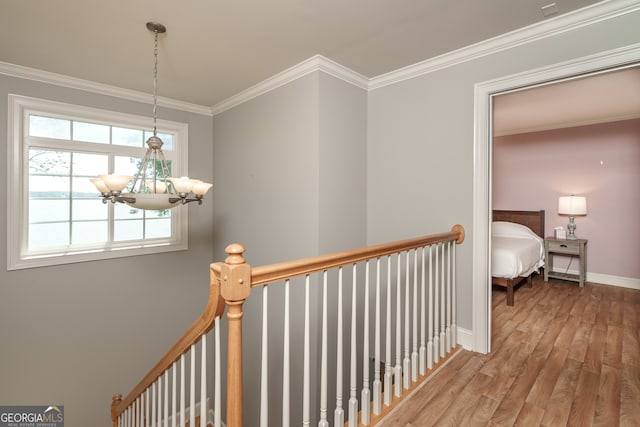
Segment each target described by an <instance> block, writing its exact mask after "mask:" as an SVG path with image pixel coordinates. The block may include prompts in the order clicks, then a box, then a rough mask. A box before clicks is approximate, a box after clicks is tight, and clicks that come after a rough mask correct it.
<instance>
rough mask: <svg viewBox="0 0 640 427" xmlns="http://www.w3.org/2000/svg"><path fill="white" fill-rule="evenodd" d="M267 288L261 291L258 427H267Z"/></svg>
mask: <svg viewBox="0 0 640 427" xmlns="http://www.w3.org/2000/svg"><path fill="white" fill-rule="evenodd" d="M268 307H269V288H268V286H264V287H263V289H262V365H261V366H262V368H261V372H260V427H267V426H268V425H269V310H268Z"/></svg>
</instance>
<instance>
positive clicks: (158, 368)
mask: <svg viewBox="0 0 640 427" xmlns="http://www.w3.org/2000/svg"><path fill="white" fill-rule="evenodd" d="M223 312H224V298H223V297H222V295H221V291H220V282H219V280H218V278H217V277H216V275H215V274H213V272H212V273H211V280H210V284H209V298H208V300H207V306H206V307H205V309H204V312H203V313H202V315H201V316H200V317H199V318H198V319H197V320H196V321H195V322H194V323H193V324H192V325H191V327H189V329H188V330H187V331H186V332H185V333H184V334H183V335H182V337H181V338H180V339H179V340H178V341H177V342H176V343H175V344H174V345H173V347H171V349H170V350H169V351H168V352H167V353H166V354H165V355H164V356H163V357H162V359H160V361H158V363H156V365H155V366H154V367H153V368H152V369H151V370H150V371H149V372H148V373H147V375H145V377H144V378H143V379H142V380H141V381H140V382H139V383H138V384H137V385H136V386H135V387H134V388H133V390H132V391H131V392H130V393H129V394H128V395H127V396H126V397H124V398H123V397H122V395H120V394H116V395H114V396H113V399H112V402H111V419H112V421H113V426H114V427H118V418H119V417H120V415H121V414H122V413H123V412H124V411H125V410H126V409H127V408H129V407H130V406H131V405H132V404H133V403H134V402H135V401H136V399H138V397H139V396H140V395H141V394H142V393H143V392H144V391H145V390H147V389H148V388H149V387H150V386H151V385H152V384H153V383H154V382H155V381H156V380H157V379H158V378H159V377H160V376H161V375H162V374H163V373H164V372H165V371H167V369H169V368H170V367H171V366H172V364H173V363H174V362H176V361H177V360H178V359H179V358H180V357H181V356H182V355H183V354H185V353H186V352H187V351H188V350H189V349H190V348H191V346H192V345H193V344H195V343H196V342H198V340H200V339H201V337H202V336H203V335H204V334H206V333H207V332H209V331H210V330H211V329H212V328H213V326H214V321H215V319H216V318H217V317H221V316H222V313H223ZM134 426H136V427H137V424H134ZM132 427H133V426H132Z"/></svg>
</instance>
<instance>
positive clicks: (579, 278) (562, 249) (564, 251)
mask: <svg viewBox="0 0 640 427" xmlns="http://www.w3.org/2000/svg"><path fill="white" fill-rule="evenodd" d="M553 255H567V256H572V257H578V262H579V269H578V274H568V273H560V272H557V271H553ZM544 259H545V263H546V265H545V267H544V281H545V282H547V281H548V280H549V277H552V278H555V279H563V280H572V281H574V282H578V283H580V287H583V286H584V282H585V281H586V279H587V240H586V239H575V240H569V239H556V238H553V237H547V238H546V239H544Z"/></svg>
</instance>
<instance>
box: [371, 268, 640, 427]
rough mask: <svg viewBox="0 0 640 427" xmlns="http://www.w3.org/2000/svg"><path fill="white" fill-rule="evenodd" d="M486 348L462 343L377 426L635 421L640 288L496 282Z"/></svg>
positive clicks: (638, 415) (639, 402)
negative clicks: (511, 299) (511, 296)
mask: <svg viewBox="0 0 640 427" xmlns="http://www.w3.org/2000/svg"><path fill="white" fill-rule="evenodd" d="M492 295H493V322H492V348H493V351H492V353H491V354H489V355H481V354H477V353H473V352H469V351H466V350H462V351H460V352H459V354H458V355H456V356H455V357H454V358H452V360H451V361H450V362H449V363H448V364H447V365H445V366H444V367H443V368H442V369H441V370H440V371H439V372H437V373H436V374H434V375H433V376H432V378H431V379H430V380H429V381H428V382H427V383H426V384H425V385H423V386H422V387H421V388H420V389H419V390H418V391H417V392H416V393H415V394H414V395H413V396H412V398H411V399H410V401H408V402H405V403H403V404H401V405H400V406H399V407H398V408H397V409H396V410H394V411H393V412H392V413H391V414H389V416H387V417H386V418H385V419H384V420H382V422H381V423H379V424H378V425H379V426H384V427H391V426H399V427H423V426H515V425H517V426H554V427H555V426H565V425H566V426H580V427H582V426H607V427H610V426H640V291H638V290H631V289H625V288H619V287H614V286H604V285H597V284H591V283H587V284H585V286H584V288H582V289H581V288H579V287H578V285H577V283H573V282H567V281H562V280H553V279H551V280H549V282H544V281H543V280H542V278H541V277H540V276H537V277H536V278H535V279H534V282H533V287H532V288H524V287H519V288H517V289H516V292H515V305H514V306H513V307H508V306H507V305H506V301H505V295H506V292H505V291H504V289H499V288H496V289H494V290H493V293H492Z"/></svg>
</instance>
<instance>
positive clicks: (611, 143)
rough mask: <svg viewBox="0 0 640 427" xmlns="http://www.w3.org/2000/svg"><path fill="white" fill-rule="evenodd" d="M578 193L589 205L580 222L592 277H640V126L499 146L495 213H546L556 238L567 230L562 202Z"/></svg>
mask: <svg viewBox="0 0 640 427" xmlns="http://www.w3.org/2000/svg"><path fill="white" fill-rule="evenodd" d="M570 194H575V195H580V196H586V198H587V216H580V217H576V220H575V221H576V225H577V228H576V235H577V236H578V238H583V239H589V242H588V244H587V270H588V272H590V273H599V274H606V275H614V276H621V277H627V278H635V279H638V278H640V119H634V120H625V121H620V122H613V123H604V124H596V125H589V126H581V127H574V128H567V129H558V130H551V131H544V132H532V133H527V134H521V135H511V136H504V137H496V138H495V139H494V144H493V208H494V209H517V210H538V209H544V210H545V211H546V218H545V223H546V232H547V233H546V234H547V235H548V236H550V235H552V233H553V229H554V227H556V226H558V225H562V226H564V228H565V229H566V228H567V224H568V222H569V220H568V217H566V216H560V215H558V197H559V196H562V195H570ZM571 269H577V265H576V264H575V263H574V264H573V265H572V266H571Z"/></svg>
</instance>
